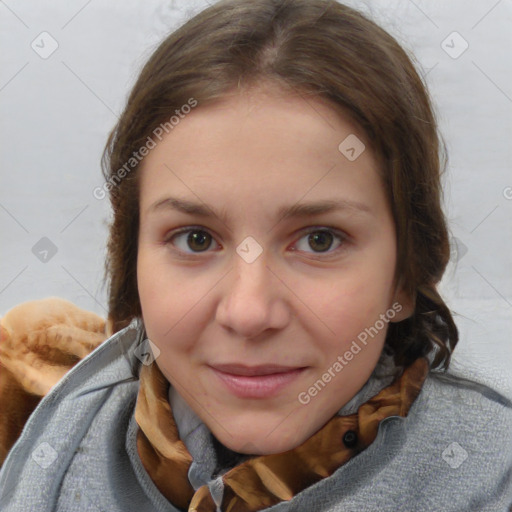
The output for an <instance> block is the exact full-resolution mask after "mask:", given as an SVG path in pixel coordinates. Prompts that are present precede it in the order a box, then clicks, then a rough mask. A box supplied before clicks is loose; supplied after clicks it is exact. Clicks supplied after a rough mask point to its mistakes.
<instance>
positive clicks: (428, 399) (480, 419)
mask: <svg viewBox="0 0 512 512" xmlns="http://www.w3.org/2000/svg"><path fill="white" fill-rule="evenodd" d="M418 404H421V406H422V407H423V410H424V411H425V413H428V415H429V416H431V417H432V419H436V423H438V424H446V425H447V426H449V427H456V426H457V425H459V426H462V425H469V424H471V425H473V426H474V427H477V426H481V427H484V426H485V429H486V430H487V431H488V432H489V431H496V432H502V431H503V428H504V427H505V426H508V427H509V428H508V429H507V432H506V434H509V433H510V427H511V426H512V400H511V399H510V398H509V397H507V396H505V395H504V394H502V393H501V392H499V391H497V390H495V389H493V388H491V387H489V386H487V385H486V384H483V383H481V382H477V381H475V380H472V379H469V378H466V377H462V376H459V375H454V374H451V373H448V372H441V371H431V372H430V373H429V375H428V377H427V379H426V380H425V383H424V386H423V389H422V394H421V395H420V397H419V402H418ZM503 433H505V432H503Z"/></svg>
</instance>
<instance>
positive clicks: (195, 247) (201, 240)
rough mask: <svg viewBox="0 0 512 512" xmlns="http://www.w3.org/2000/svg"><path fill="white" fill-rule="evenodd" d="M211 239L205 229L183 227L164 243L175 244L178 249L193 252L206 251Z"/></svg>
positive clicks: (188, 252)
mask: <svg viewBox="0 0 512 512" xmlns="http://www.w3.org/2000/svg"><path fill="white" fill-rule="evenodd" d="M185 235H187V236H185ZM212 240H213V237H212V236H211V235H210V233H208V232H207V231H204V230H202V229H185V230H182V231H180V232H178V233H176V234H174V235H173V236H172V237H170V239H168V240H167V241H166V244H172V245H175V246H176V247H177V248H178V249H179V250H180V251H182V252H184V253H187V254H193V253H199V252H205V251H207V250H208V249H209V248H210V246H211V244H212Z"/></svg>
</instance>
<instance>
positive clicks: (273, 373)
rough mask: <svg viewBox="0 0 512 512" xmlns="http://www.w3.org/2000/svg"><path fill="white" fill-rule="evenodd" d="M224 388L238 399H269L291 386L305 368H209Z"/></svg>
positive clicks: (229, 365) (239, 366)
mask: <svg viewBox="0 0 512 512" xmlns="http://www.w3.org/2000/svg"><path fill="white" fill-rule="evenodd" d="M210 368H211V369H212V370H213V372H214V374H215V375H216V376H217V377H218V378H219V379H220V381H221V382H222V383H223V384H224V386H225V387H226V388H227V389H228V390H229V391H230V392H231V393H233V394H234V395H235V396H237V397H238V398H271V397H273V396H275V395H277V394H278V393H279V392H280V391H281V390H282V389H283V388H284V387H286V386H288V385H289V384H291V383H292V382H293V381H294V380H295V379H296V378H297V377H299V375H300V374H301V373H302V372H303V371H304V370H305V369H306V367H290V366H279V365H275V364H266V365H258V366H246V365H241V364H225V365H215V366H210Z"/></svg>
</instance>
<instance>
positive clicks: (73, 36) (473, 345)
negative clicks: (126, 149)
mask: <svg viewBox="0 0 512 512" xmlns="http://www.w3.org/2000/svg"><path fill="white" fill-rule="evenodd" d="M212 1H213V0H210V2H212ZM347 3H348V4H349V5H352V6H354V7H357V8H360V9H361V10H362V11H364V12H366V13H368V14H369V15H370V16H371V17H372V18H373V19H374V20H375V21H377V22H378V23H380V24H381V25H382V26H383V27H384V28H386V29H387V30H388V31H390V32H391V33H392V34H393V35H394V36H395V37H396V38H397V39H398V41H399V42H400V43H401V44H402V45H403V46H404V47H405V48H406V49H407V50H408V51H411V52H413V53H414V54H415V55H416V57H417V59H418V65H419V69H420V71H421V73H422V74H423V75H425V76H426V81H427V84H428V86H429V88H430V91H431V94H432V97H433V100H434V103H435V106H436V110H437V112H438V116H439V120H440V125H441V130H442V134H443V136H444V138H445V140H446V141H447V144H448V150H449V156H450V161H449V167H448V173H447V175H446V177H445V180H444V185H445V199H444V202H445V210H446V213H447V216H448V219H449V223H450V229H451V232H452V241H453V246H454V251H453V260H452V262H451V263H450V266H449V268H448V270H447V273H446V275H445V277H444V279H443V282H442V283H441V291H442V293H443V295H444V297H445V298H446V301H447V303H448V305H449V306H450V308H451V309H452V310H453V311H454V312H455V315H456V316H455V319H456V322H457V324H458V326H459V329H460V334H461V341H460V342H459V346H458V347H457V350H456V351H455V358H454V364H453V371H464V372H465V373H469V374H470V375H471V376H472V377H474V378H478V379H480V380H482V381H485V382H489V383H491V384H492V385H493V386H494V387H495V388H497V389H499V390H501V391H502V392H504V393H506V394H508V395H510V396H511V397H512V370H511V368H512V336H511V334H512V272H511V268H512V265H511V263H512V261H511V260H512V257H511V255H512V222H511V219H512V188H511V187H512V171H511V161H512V158H511V152H512V149H511V148H512V144H511V140H512V139H511V134H512V129H511V128H512V64H511V60H512V59H511V57H510V49H511V48H512V1H511V0H500V1H497V0H478V1H476V0H473V1H468V0H451V1H450V2H447V1H441V0H437V1H432V0H430V1H426V0H423V1H422V0H415V1H412V0H380V1H371V2H370V1H369V0H368V1H354V0H352V1H348V2H347ZM207 5H208V4H207V3H206V1H200V0H196V1H195V2H190V1H186V0H180V1H169V0H168V1H163V0H151V1H144V2H142V1H139V2H137V1H135V0H123V1H122V2H121V1H120V0H115V1H113V0H110V1H108V2H107V1H103V2H100V1H99V0H91V1H87V0H73V1H70V0H67V1H64V0H60V1H58V0H51V1H49V0H46V1H45V2H38V1H36V0H23V1H21V0H5V1H4V0H2V1H0V27H1V30H0V34H1V36H0V37H1V47H2V49H3V50H2V54H1V56H0V59H1V61H0V110H1V115H0V135H1V142H2V146H1V149H2V150H1V152H0V158H1V162H0V163H1V166H0V173H1V188H0V235H1V238H0V261H1V266H0V314H5V313H6V312H7V311H8V310H9V309H10V308H12V307H13V306H15V305H17V304H19V303H20V302H23V301H27V300H31V299H38V298H43V297H48V296H59V297H63V298H66V299H68V300H70V301H72V302H74V303H75V304H77V305H78V306H80V307H83V308H85V309H88V310H91V311H94V312H96V313H98V314H100V315H102V316H106V313H107V310H106V290H105V289H104V288H102V276H103V261H104V256H105V244H106V239H107V228H106V225H107V220H108V219H109V215H110V211H109V205H108V200H107V199H104V200H97V199H95V198H94V197H93V195H92V190H93V189H94V188H95V187H97V186H101V185H102V183H103V179H102V175H101V172H100V157H101V153H102V150H103V146H104V144H105V141H106V138H107V135H108V133H109V131H110V129H111V128H112V127H113V126H114V124H115V122H116V119H117V115H118V114H119V113H120V112H121V110H122V108H123V106H124V102H125V100H126V97H127V94H128V93H129V91H130V88H131V86H132V85H133V83H134V81H135V78H136V76H137V74H138V71H139V70H140V68H141V66H142V65H143V63H144V62H145V60H146V59H147V58H148V57H149V55H150V54H151V53H152V51H153V50H154V49H155V48H156V46H157V44H158V43H159V42H160V41H161V40H162V39H163V38H164V37H165V36H166V35H167V34H168V33H169V32H170V31H172V30H173V29H175V28H177V27H178V26H179V25H180V24H181V23H182V22H183V21H184V20H185V19H186V18H188V17H190V16H192V15H193V14H194V13H195V12H198V11H199V10H201V9H202V8H204V7H206V6H207ZM370 5H371V7H370ZM44 31H46V32H48V33H49V34H50V35H51V37H52V38H53V39H55V40H56V41H57V43H58V48H57V50H56V51H55V52H54V53H53V54H52V55H50V56H49V57H48V58H46V59H43V58H41V57H40V56H39V55H38V54H37V53H36V52H35V51H34V50H33V49H32V47H31V44H34V45H35V44H39V45H40V46H41V45H42V43H41V36H39V35H40V34H41V33H42V32H44ZM454 31H456V32H458V34H460V37H462V38H463V39H461V38H460V37H459V36H457V35H455V36H450V34H452V33H453V32H454ZM38 36H39V37H38ZM448 36H450V37H449V38H448V39H447V37H448ZM33 41H35V42H34V43H33ZM443 41H446V43H445V45H446V44H449V45H450V46H453V50H452V53H453V52H457V50H460V49H462V48H463V46H462V45H463V44H465V43H464V41H466V42H467V44H468V45H469V46H468V48H467V50H466V51H465V52H464V53H462V54H461V55H460V56H458V57H457V58H453V56H450V55H448V54H447V53H446V51H445V50H444V49H443V47H442V42H443ZM45 48H46V49H48V48H49V40H46V45H45ZM41 51H42V50H41ZM42 237H47V238H49V239H50V240H51V241H52V243H53V244H54V245H55V246H56V248H57V252H56V254H55V255H54V256H52V257H51V258H49V259H48V261H47V262H42V261H40V260H39V259H38V258H37V257H36V256H35V255H34V253H33V251H32V248H33V247H34V245H35V244H36V243H37V242H38V241H39V240H40V239H41V238H42ZM457 247H458V251H457V250H456V248H457Z"/></svg>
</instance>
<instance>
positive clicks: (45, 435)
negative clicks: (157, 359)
mask: <svg viewBox="0 0 512 512" xmlns="http://www.w3.org/2000/svg"><path fill="white" fill-rule="evenodd" d="M144 339H145V332H144V329H143V327H142V325H141V323H140V322H139V321H134V322H132V323H131V324H130V325H129V326H128V327H126V328H125V329H123V330H122V331H119V332H118V333H116V334H114V335H113V336H112V337H110V338H109V339H108V340H107V341H105V342H104V343H103V344H102V345H100V346H99V347H98V348H96V349H95V350H94V351H93V352H91V353H90V354H89V355H88V356H87V357H85V358H84V359H82V360H81V361H80V362H79V363H78V364H77V365H76V366H74V367H73V368H72V369H71V370H70V371H69V372H68V373H67V374H66V375H65V376H64V377H63V378H62V380H60V381H59V382H58V383H57V384H56V385H55V386H54V387H53V388H52V389H51V390H50V391H49V393H48V394H47V395H46V396H45V397H44V398H43V399H42V400H41V402H40V403H39V404H38V406H37V407H36V409H35V410H34V412H33V413H32V415H31V416H30V418H29V419H28V421H27V423H26V424H25V427H24V429H23V432H22V434H21V436H20V438H19V439H18V441H17V442H16V443H15V445H14V446H13V447H12V449H11V451H10V452H9V454H8V456H7V459H6V460H5V462H4V464H3V466H2V468H1V470H0V489H1V490H0V503H2V504H5V503H9V502H13V503H16V504H18V503H23V504H26V505H28V504H30V505H31V507H32V508H31V507H28V508H31V509H33V510H35V509H37V510H41V511H43V510H46V509H47V507H48V506H49V505H48V503H49V502H48V499H47V498H48V496H43V494H44V493H39V492H37V491H36V489H38V488H42V487H46V488H48V489H55V485H56V482H58V481H60V479H61V478H63V474H64V473H63V468H66V467H68V465H69V464H70V463H71V461H72V459H73V457H74V455H75V452H76V450H77V448H78V446H79V445H80V443H81V442H82V440H83V439H84V436H86V435H88V433H89V432H90V431H91V428H92V427H91V426H92V425H93V424H94V423H95V422H97V418H102V417H104V416H105V417H110V418H112V417H119V416H120V415H122V414H123V411H125V410H126V408H127V405H129V404H130V403H131V402H133V400H134V399H135V397H136V394H137V390H138V372H139V370H140V364H141V362H140V361H139V359H138V358H137V356H136V354H137V350H138V347H140V345H141V343H142V341H144ZM139 350H140V348H139ZM64 432H65V435H63V433H64ZM39 459H40V460H39ZM54 459H55V460H57V459H58V463H55V464H54V463H53V461H54ZM41 468H43V469H44V471H41ZM20 482H24V483H23V485H22V484H21V483H20ZM36 482H37V485H36V486H35V487H34V488H33V490H32V491H30V490H29V487H30V488H31V489H32V487H31V484H34V485H35V483H36ZM50 501H51V500H50ZM47 502H48V503H47ZM28 508H25V510H27V509H28ZM13 510H17V509H13Z"/></svg>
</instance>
